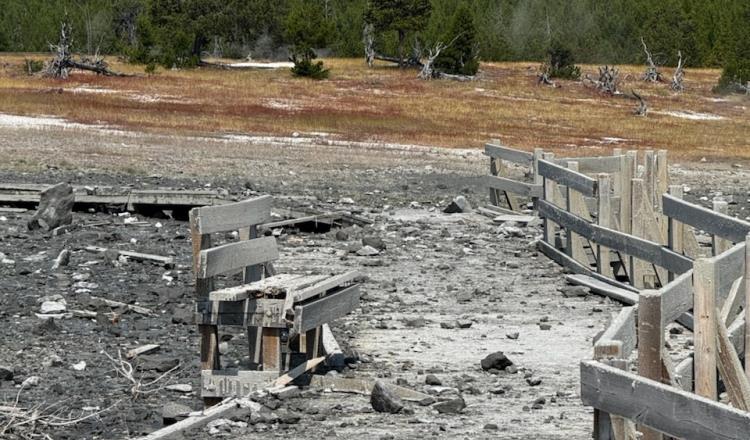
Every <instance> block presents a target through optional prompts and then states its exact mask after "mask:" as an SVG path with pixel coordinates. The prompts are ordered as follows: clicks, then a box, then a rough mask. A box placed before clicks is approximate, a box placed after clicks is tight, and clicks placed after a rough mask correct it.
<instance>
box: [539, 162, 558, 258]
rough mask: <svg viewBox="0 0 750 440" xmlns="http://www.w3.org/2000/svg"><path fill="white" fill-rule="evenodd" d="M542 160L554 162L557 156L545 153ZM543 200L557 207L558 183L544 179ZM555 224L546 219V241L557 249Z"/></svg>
mask: <svg viewBox="0 0 750 440" xmlns="http://www.w3.org/2000/svg"><path fill="white" fill-rule="evenodd" d="M542 158H543V159H544V160H548V161H552V160H553V159H554V158H555V155H554V154H553V153H544V154H543V155H542ZM542 189H543V191H542V200H545V201H547V202H549V203H551V204H553V205H556V203H555V199H556V198H557V197H556V196H555V192H556V191H557V183H555V181H554V180H552V179H548V178H546V177H545V178H544V179H543V180H542ZM555 230H556V228H555V223H554V222H552V221H550V220H549V219H547V218H545V219H544V241H545V242H547V243H549V244H551V245H552V247H555Z"/></svg>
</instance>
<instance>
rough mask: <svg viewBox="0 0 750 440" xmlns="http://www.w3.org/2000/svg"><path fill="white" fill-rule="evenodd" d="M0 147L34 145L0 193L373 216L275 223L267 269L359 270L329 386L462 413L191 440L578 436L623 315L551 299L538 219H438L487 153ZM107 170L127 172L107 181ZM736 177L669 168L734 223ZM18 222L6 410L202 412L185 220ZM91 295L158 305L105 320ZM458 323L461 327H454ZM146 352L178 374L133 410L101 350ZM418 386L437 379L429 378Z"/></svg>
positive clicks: (310, 145) (471, 182)
mask: <svg viewBox="0 0 750 440" xmlns="http://www.w3.org/2000/svg"><path fill="white" fill-rule="evenodd" d="M4 149H5V150H8V149H12V150H14V152H15V153H17V152H18V151H24V150H26V151H29V160H28V161H26V162H25V163H22V164H19V163H17V162H14V163H4V164H2V165H0V182H27V183H56V182H60V181H67V182H70V183H72V184H81V185H108V186H133V187H137V188H154V187H173V188H185V189H206V188H212V189H220V190H222V192H226V193H227V194H228V196H227V197H230V198H238V199H241V198H245V197H248V196H252V195H256V194H271V195H273V196H274V197H275V208H277V209H280V208H286V207H308V208H314V209H318V210H321V211H328V210H341V209H345V210H349V211H352V212H354V213H357V214H358V215H360V216H363V217H366V218H368V219H370V220H372V221H373V224H372V225H370V226H367V227H364V228H361V227H357V226H353V227H348V228H346V229H344V231H345V232H346V233H347V234H348V237H346V239H342V238H344V237H342V236H341V234H339V237H338V238H337V236H336V232H337V230H332V231H330V232H327V233H295V232H294V231H285V232H284V233H283V234H282V235H281V237H280V238H279V240H278V241H279V245H280V250H281V259H280V260H279V262H277V265H276V266H277V270H278V272H282V273H303V272H304V273H337V272H343V271H346V270H351V269H357V270H360V271H361V272H362V273H363V274H364V275H365V282H364V283H363V285H362V293H363V295H362V303H361V307H360V308H359V309H358V310H357V311H356V313H354V314H352V315H350V316H348V317H347V318H345V319H343V320H341V322H338V323H336V325H335V326H334V332H335V334H336V336H337V338H338V339H339V340H340V341H341V343H342V345H345V346H347V347H349V348H348V349H347V354H348V355H349V367H347V368H346V369H345V370H344V371H343V372H342V373H341V374H343V375H346V376H350V377H357V378H382V379H383V380H384V381H386V382H387V383H394V384H395V383H401V384H404V385H405V386H407V387H410V388H414V389H417V390H420V391H424V392H427V393H430V394H434V395H436V397H437V398H438V399H443V398H449V397H452V396H455V395H457V394H460V395H461V396H463V398H464V399H465V400H466V403H467V405H468V406H467V408H466V409H465V410H464V411H463V412H462V413H461V414H454V415H448V414H438V413H437V411H435V410H434V409H433V408H432V407H431V406H425V407H423V406H419V405H417V404H408V405H407V407H408V409H409V410H408V411H406V413H404V414H399V415H390V414H380V413H376V412H373V410H372V409H371V406H370V404H369V399H368V397H366V396H359V395H347V394H338V393H328V392H325V391H324V390H309V391H305V392H304V393H303V395H302V396H301V397H299V398H295V399H290V400H284V401H281V402H275V403H271V404H269V405H270V406H271V407H276V406H278V408H276V409H274V410H273V412H272V414H273V416H269V417H265V418H261V419H260V420H259V419H258V418H252V417H251V418H250V419H248V418H245V419H242V420H239V423H235V424H234V425H233V426H229V425H224V426H220V427H218V428H217V429H215V430H213V431H211V432H209V429H208V428H203V429H201V430H197V431H195V432H191V433H187V434H186V436H185V437H186V438H195V439H198V438H208V437H215V438H222V437H224V438H239V439H245V438H247V439H251V438H281V437H284V438H288V437H290V436H292V437H294V438H322V437H329V438H330V437H341V438H353V437H356V438H374V439H381V438H397V439H401V438H404V439H410V438H414V439H416V438H420V439H421V438H424V437H440V438H471V439H474V438H498V437H500V438H507V439H566V440H567V439H588V438H590V437H591V436H590V427H591V423H592V411H591V409H589V408H584V407H583V406H582V405H581V403H580V399H579V389H578V362H579V361H580V360H581V359H587V358H590V357H591V354H592V340H593V338H594V337H595V335H596V334H597V333H598V332H600V331H601V330H602V329H604V328H605V327H606V325H607V323H608V321H609V319H610V317H611V316H612V314H614V313H616V312H617V311H618V310H619V308H620V305H619V304H616V303H613V302H610V301H609V300H608V299H603V298H600V297H597V296H584V297H573V298H566V297H564V296H563V295H562V294H561V293H560V292H559V291H558V289H559V288H560V287H562V286H564V285H565V282H564V273H563V271H562V270H561V269H560V268H559V267H557V266H556V265H555V264H553V263H552V262H550V261H549V260H547V259H546V258H545V257H544V256H543V255H541V254H539V253H537V252H536V250H535V249H534V248H533V246H532V243H533V241H534V240H535V239H536V238H537V237H538V236H539V235H540V233H541V230H540V229H539V227H538V226H534V225H532V226H528V227H521V228H518V229H514V228H508V227H503V226H500V225H495V224H493V223H492V221H491V219H490V218H487V217H484V216H481V215H479V214H476V213H465V214H444V213H442V208H444V207H445V206H446V205H447V204H448V203H449V202H450V200H451V199H452V198H453V197H455V196H457V195H464V196H466V197H467V198H468V199H469V201H470V202H471V203H472V204H473V205H474V206H477V205H481V204H485V203H486V201H487V195H486V194H487V191H486V190H485V189H484V188H483V187H482V184H481V179H480V178H479V176H481V175H482V174H484V173H485V172H486V168H487V160H486V159H485V158H484V157H483V156H482V155H481V154H479V152H478V151H457V150H451V151H445V150H434V149H422V148H417V147H409V148H399V147H394V146H389V147H388V148H385V147H384V148H378V147H377V146H367V147H361V148H348V147H344V146H336V145H326V144H325V142H317V141H316V142H296V143H294V144H290V143H285V142H283V141H279V142H270V141H269V142H266V143H265V144H264V143H263V142H260V141H258V142H255V141H253V142H251V141H248V140H246V139H245V140H242V139H238V140H237V139H235V140H226V139H215V138H196V137H185V138H180V137H174V136H159V135H146V134H137V133H124V132H116V131H101V130H84V129H81V128H76V129H71V128H65V127H43V128H39V127H21V128H8V127H4V128H2V129H1V130H0V153H1V152H2V150H4ZM120 155H122V158H121V159H118V157H119V156H120ZM118 160H119V161H120V163H119V165H123V166H119V165H118ZM132 164H136V165H132ZM131 166H132V167H133V168H132V169H130V168H129V167H131ZM118 168H119V169H120V170H122V169H123V168H126V169H127V170H128V171H130V172H117V171H113V170H116V169H118ZM19 169H21V170H22V171H19ZM745 169H746V168H739V167H732V166H731V164H710V165H709V164H693V165H690V164H682V165H679V166H677V167H673V169H672V176H673V181H674V182H679V183H684V184H685V185H687V186H688V187H690V189H691V190H690V192H689V193H688V198H690V199H692V200H693V201H699V202H701V203H703V204H708V202H707V201H705V200H703V201H702V200H701V197H704V196H705V197H708V198H711V197H713V196H714V195H716V193H717V192H723V193H724V194H731V195H732V197H731V198H732V200H733V202H735V203H736V204H732V205H730V211H731V212H732V213H734V214H737V215H739V216H741V217H742V218H744V217H746V216H747V214H746V213H745V210H746V208H747V200H748V189H749V187H750V185H748V184H747V182H748V179H747V177H748V173H747V172H746V171H745ZM347 199H351V200H347ZM350 202H353V203H350ZM31 215H32V212H31V211H29V212H26V213H19V214H10V213H0V252H2V253H3V254H4V255H5V258H4V259H3V258H0V259H2V260H3V262H1V263H0V279H1V280H2V282H1V283H0V335H2V341H3V343H2V345H1V346H0V367H6V369H7V370H8V372H5V373H3V371H4V370H3V369H2V368H0V373H3V376H4V377H5V380H2V381H0V406H1V405H14V401H15V400H16V399H18V403H17V406H18V407H19V408H23V409H24V410H25V411H33V410H35V409H36V410H38V411H41V413H42V414H48V413H50V412H53V411H57V410H58V409H64V410H63V411H61V412H59V413H58V415H59V416H61V417H63V416H64V417H68V416H70V417H81V416H88V418H86V419H85V420H83V421H81V422H79V423H76V424H71V425H63V426H49V425H48V426H38V427H37V429H36V432H38V433H47V434H48V435H49V436H50V437H51V438H54V439H110V438H135V437H138V436H139V435H143V434H146V433H149V432H152V431H154V430H156V429H158V428H159V427H160V426H161V424H162V410H163V407H164V406H165V405H167V404H171V403H179V404H182V405H187V406H189V407H191V408H193V409H198V408H200V407H201V401H200V399H199V372H198V370H199V368H198V347H197V332H196V328H195V326H194V325H190V324H189V316H188V314H189V311H190V310H191V308H192V300H193V281H192V275H191V270H190V264H191V256H190V255H191V254H190V249H191V247H190V246H191V244H190V238H189V231H188V225H187V223H186V222H181V221H176V220H172V219H169V218H166V219H165V218H152V217H144V216H142V215H139V214H132V215H131V216H130V217H133V216H135V217H138V221H137V222H135V223H130V224H128V223H127V222H130V221H132V220H126V219H128V218H129V217H128V216H118V215H115V214H111V213H105V212H94V213H88V212H79V213H76V214H75V217H74V222H75V223H76V224H77V225H78V226H79V227H77V228H75V229H74V230H72V231H71V232H70V233H67V234H62V235H59V236H51V235H50V234H49V233H44V232H39V231H31V232H30V231H28V230H27V228H26V222H27V220H28V219H29V218H30V216H31ZM363 237H377V238H379V239H382V240H383V242H384V243H385V246H386V249H385V250H384V251H383V252H382V253H381V254H380V255H376V256H369V257H363V256H358V255H357V254H356V253H355V251H356V250H357V249H358V248H359V247H360V246H361V240H362V238H363ZM227 239H230V240H231V239H232V237H227ZM86 246H100V247H106V248H114V249H120V250H133V251H139V252H146V253H152V254H158V255H164V256H174V258H175V261H176V266H175V267H174V268H165V267H161V266H158V265H155V264H150V263H142V262H134V261H117V260H114V261H113V259H112V258H110V257H109V256H108V255H107V254H94V253H90V252H87V251H85V250H84V248H85V247H86ZM62 249H69V250H70V251H71V253H72V256H71V260H70V263H69V264H68V265H67V266H64V267H62V268H61V269H59V270H52V269H51V264H52V261H53V260H54V258H55V257H56V256H57V255H58V253H59V252H60V251H61V250H62ZM54 295H61V296H62V297H63V298H64V300H65V302H66V303H67V305H66V307H67V310H68V311H73V310H86V311H89V312H95V313H96V315H95V316H94V315H91V316H89V317H79V316H72V317H66V318H63V319H57V320H54V321H44V320H42V319H40V318H39V317H37V316H36V315H35V313H39V311H40V307H41V303H42V302H43V301H44V297H48V298H46V299H47V300H50V299H52V300H54V299H55V297H53V296H54ZM92 297H102V298H107V299H111V300H116V301H120V302H123V303H127V304H134V305H139V306H142V307H145V308H147V309H149V310H151V311H153V312H154V313H153V315H152V316H146V315H142V314H138V313H135V312H132V311H127V310H124V309H122V308H114V309H113V308H111V307H107V306H102V305H101V304H98V303H97V301H96V300H93V299H92ZM458 320H462V321H467V322H468V323H470V324H471V325H470V327H469V328H457V327H455V323H456V322H457V321H458ZM52 322H54V324H52ZM464 325H466V324H464ZM515 333H517V338H514V336H516V335H515ZM229 335H231V336H234V338H233V339H232V340H231V341H230V343H229V345H230V348H229V351H228V353H227V354H226V355H225V356H224V357H223V360H224V362H225V365H232V364H234V363H236V362H241V361H242V357H243V355H242V353H243V352H242V351H241V350H242V348H243V345H242V344H244V342H245V341H244V339H243V337H242V335H239V334H236V333H232V332H229ZM227 338H228V336H227ZM152 343H153V344H159V345H160V346H161V348H160V350H159V351H158V352H156V353H153V354H149V355H145V356H140V357H139V358H138V359H137V360H136V361H133V364H135V365H139V366H140V367H139V368H140V370H142V372H141V373H138V374H136V377H139V378H140V377H142V378H143V382H148V381H149V380H152V379H155V378H158V377H159V376H161V375H162V373H163V371H165V370H169V369H171V368H172V367H174V366H178V368H177V369H176V370H174V371H172V372H171V373H169V374H168V375H167V377H165V378H163V379H162V380H160V381H159V382H157V383H156V384H155V385H154V386H151V387H146V388H145V390H144V391H148V390H154V391H153V392H152V393H145V392H144V393H141V394H140V395H138V396H137V398H134V396H133V393H132V392H131V388H132V384H130V383H129V382H128V381H127V380H126V379H124V378H122V377H118V375H117V374H116V373H115V371H114V369H113V363H112V361H111V360H109V359H108V357H107V356H106V354H109V355H110V356H112V357H116V356H117V353H118V351H121V352H122V353H125V352H126V351H127V350H129V349H132V348H135V347H137V346H140V345H143V344H152ZM495 351H503V352H505V353H506V354H507V355H508V357H509V358H510V359H511V360H512V361H513V362H514V363H515V365H516V366H517V367H518V371H517V372H516V373H501V374H499V375H492V374H489V373H487V372H485V371H483V370H482V369H481V367H480V360H481V359H482V358H483V357H485V356H486V355H487V354H489V353H492V352H495ZM105 353H106V354H105ZM82 362H85V367H83V368H81V366H82V364H81V363H82ZM74 366H75V368H74ZM10 373H12V374H10ZM427 374H434V375H435V376H437V378H438V379H439V380H440V381H441V382H442V385H443V386H442V387H437V386H428V385H426V384H425V378H426V375H427ZM11 375H12V377H10V376H11ZM32 377H38V379H31V380H29V378H32ZM537 379H539V380H540V383H538V382H539V380H537ZM25 381H26V385H25V386H23V387H22V386H21V384H23V383H24V382H25ZM30 382H31V383H33V382H37V383H36V384H35V385H29V383H30ZM167 384H171V385H174V384H181V385H191V387H192V391H188V392H185V391H184V390H183V391H174V390H170V389H167V388H161V387H163V386H165V385H167ZM532 385H533V386H532ZM50 406H52V407H51V408H50ZM99 411H101V412H99ZM0 413H1V411H0ZM50 420H51V419H49V418H47V419H43V421H50ZM6 425H7V426H10V425H13V420H12V419H9V418H8V417H0V432H3V426H6ZM29 432H30V429H29V428H28V426H24V427H23V428H18V427H17V428H16V429H10V428H8V429H6V430H5V432H4V433H3V434H2V435H0V437H2V438H16V437H18V438H22V437H19V436H20V435H26V434H28V433H29ZM38 438H43V437H38Z"/></svg>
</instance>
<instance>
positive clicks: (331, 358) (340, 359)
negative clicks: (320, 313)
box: [320, 324, 345, 368]
mask: <svg viewBox="0 0 750 440" xmlns="http://www.w3.org/2000/svg"><path fill="white" fill-rule="evenodd" d="M320 329H321V342H322V346H323V353H325V355H326V365H328V366H329V367H332V368H343V367H344V366H345V362H344V359H345V357H344V352H343V350H341V346H339V343H338V341H336V338H335V337H334V336H333V332H332V331H331V326H330V325H328V324H323V325H322V326H321V328H320Z"/></svg>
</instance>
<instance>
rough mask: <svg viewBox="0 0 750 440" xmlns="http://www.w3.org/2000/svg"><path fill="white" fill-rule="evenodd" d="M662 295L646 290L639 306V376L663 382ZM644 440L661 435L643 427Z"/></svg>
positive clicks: (654, 439) (641, 295)
mask: <svg viewBox="0 0 750 440" xmlns="http://www.w3.org/2000/svg"><path fill="white" fill-rule="evenodd" d="M661 304H662V302H661V295H660V294H659V293H658V292H655V291H653V290H644V291H642V292H641V294H640V301H639V304H638V375H639V376H642V377H645V378H647V379H652V380H655V381H659V382H663V381H664V378H663V376H662V362H663V357H662V347H664V322H663V321H662V311H661ZM640 431H641V432H642V433H643V437H642V439H643V440H661V439H662V438H663V437H662V435H661V433H659V432H657V431H654V430H653V429H650V428H648V427H646V426H642V427H641V429H640Z"/></svg>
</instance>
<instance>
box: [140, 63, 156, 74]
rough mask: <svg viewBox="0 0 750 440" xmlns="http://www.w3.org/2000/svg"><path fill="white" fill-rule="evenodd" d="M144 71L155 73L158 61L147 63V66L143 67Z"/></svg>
mask: <svg viewBox="0 0 750 440" xmlns="http://www.w3.org/2000/svg"><path fill="white" fill-rule="evenodd" d="M143 71H144V72H146V73H147V74H149V75H153V74H154V73H156V62H155V61H151V62H149V63H148V64H146V67H145V68H144V69H143Z"/></svg>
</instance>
